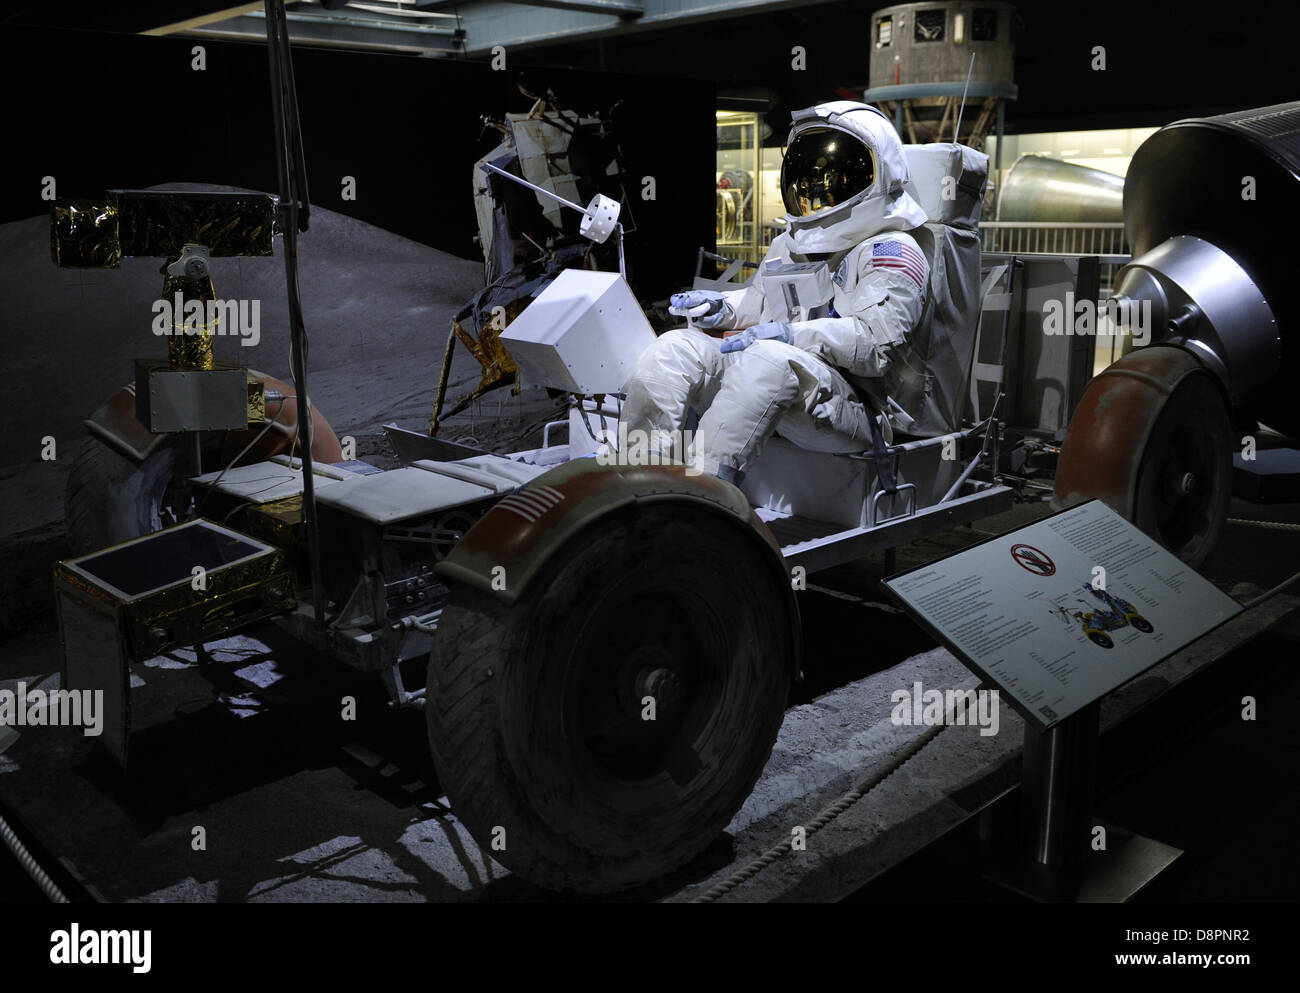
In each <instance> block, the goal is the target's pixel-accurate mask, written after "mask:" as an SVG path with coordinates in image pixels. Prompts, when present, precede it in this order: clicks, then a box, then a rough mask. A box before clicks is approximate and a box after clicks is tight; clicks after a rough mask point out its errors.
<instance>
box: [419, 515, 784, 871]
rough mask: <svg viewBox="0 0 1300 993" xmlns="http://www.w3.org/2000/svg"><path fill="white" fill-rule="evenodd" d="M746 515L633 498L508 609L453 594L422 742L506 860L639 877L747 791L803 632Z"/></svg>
mask: <svg viewBox="0 0 1300 993" xmlns="http://www.w3.org/2000/svg"><path fill="white" fill-rule="evenodd" d="M742 528H743V525H740V524H737V523H736V522H733V521H728V520H725V519H723V518H722V517H721V516H720V515H719V514H718V513H716V512H714V511H711V510H708V509H705V508H702V507H700V506H699V505H698V504H693V503H691V502H689V501H680V502H678V501H670V502H664V503H659V504H649V505H647V504H641V505H639V506H633V507H630V508H627V509H625V510H622V511H618V512H615V513H612V514H610V515H609V516H607V517H603V518H599V519H597V520H596V521H594V522H593V523H592V524H591V525H589V526H588V527H587V528H585V529H584V530H583V531H582V532H580V533H579V534H578V536H577V537H575V538H573V539H571V540H570V541H569V542H568V543H566V544H565V545H564V546H562V547H561V548H560V549H559V550H558V551H557V552H556V553H555V554H554V556H553V557H552V559H551V560H550V561H549V562H548V563H547V564H546V567H545V571H544V572H543V573H541V574H539V575H537V576H536V577H535V578H534V579H533V580H532V581H531V582H530V584H529V586H528V587H527V588H526V589H525V590H524V591H523V592H522V593H521V594H520V596H519V598H518V599H517V600H516V601H515V602H514V603H513V604H506V603H504V602H502V601H501V600H499V599H497V598H495V597H492V596H489V595H488V594H485V593H482V592H479V591H476V590H473V589H470V588H468V587H457V588H455V589H454V590H453V591H452V594H451V598H450V601H449V603H448V606H447V607H446V608H445V610H444V612H443V616H442V620H441V622H440V623H439V626H438V632H437V634H436V635H435V637H434V639H433V643H434V644H433V651H432V654H431V656H430V660H429V680H428V699H427V704H426V712H427V716H428V725H429V741H430V745H431V748H432V751H433V757H434V762H435V765H436V767H437V770H438V775H439V781H440V782H441V784H442V786H443V787H444V789H445V790H446V792H447V795H448V797H449V799H450V801H451V804H452V810H453V812H454V813H455V815H456V816H457V818H458V819H460V820H461V821H462V822H463V823H464V824H465V825H466V827H467V828H468V829H469V831H470V833H471V834H472V835H473V836H474V837H475V839H476V840H477V841H478V842H479V843H480V844H481V845H483V847H484V850H485V852H487V853H489V854H490V855H491V856H492V857H493V858H494V859H496V860H497V861H498V862H500V863H502V864H503V865H505V866H506V867H507V868H509V869H510V870H511V871H512V872H514V873H515V874H517V875H519V876H521V877H523V878H525V879H528V880H530V881H531V882H534V883H536V884H538V885H541V886H544V887H547V888H551V889H557V890H569V891H574V892H581V893H600V892H610V891H616V890H621V889H626V888H629V887H632V886H636V885H638V884H641V883H645V882H648V881H650V880H653V879H656V878H658V877H660V876H662V875H664V874H666V873H668V872H671V871H672V870H674V869H676V868H678V867H680V866H682V865H684V864H685V863H687V862H689V861H690V860H691V859H692V858H694V857H695V856H697V855H698V854H700V852H702V851H703V850H704V849H705V848H706V847H708V845H709V844H710V843H711V842H712V841H714V840H715V839H716V838H717V837H718V836H719V835H720V833H721V832H722V830H723V829H724V828H725V827H726V826H727V824H728V822H729V821H730V820H731V818H732V817H733V816H734V815H735V813H736V811H737V810H738V809H739V808H740V806H741V805H742V804H743V803H744V801H745V799H746V798H747V797H748V795H749V793H750V791H751V790H752V789H753V786H754V783H755V781H756V780H757V779H758V776H759V773H760V772H761V771H762V769H763V766H764V765H765V764H766V762H767V759H768V756H769V754H770V752H771V749H772V745H773V743H774V741H775V739H776V735H777V731H778V730H779V728H780V725H781V721H782V717H783V715H784V711H785V705H786V702H787V697H788V694H789V688H790V681H791V678H792V673H793V665H792V659H793V658H794V657H795V653H796V652H797V639H798V637H799V634H798V631H797V629H794V630H792V624H791V622H790V620H789V619H788V615H787V613H786V612H785V611H784V610H782V609H779V607H778V604H780V602H781V601H780V600H779V597H781V596H783V595H784V596H788V595H789V591H788V589H786V590H782V589H780V588H779V584H780V575H781V574H779V573H777V572H776V571H775V570H773V569H772V568H771V563H769V562H765V561H763V560H762V556H763V555H765V554H771V553H769V552H767V551H766V550H765V549H764V548H763V547H761V545H760V543H759V542H756V541H754V540H753V539H752V538H751V537H750V536H747V535H746V534H744V532H743V530H742Z"/></svg>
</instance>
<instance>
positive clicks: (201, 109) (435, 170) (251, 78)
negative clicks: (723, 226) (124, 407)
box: [0, 28, 714, 299]
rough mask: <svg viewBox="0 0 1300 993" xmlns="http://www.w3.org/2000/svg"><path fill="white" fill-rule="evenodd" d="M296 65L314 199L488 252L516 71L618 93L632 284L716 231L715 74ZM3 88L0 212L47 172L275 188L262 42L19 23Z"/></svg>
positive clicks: (332, 59) (81, 180) (24, 203)
mask: <svg viewBox="0 0 1300 993" xmlns="http://www.w3.org/2000/svg"><path fill="white" fill-rule="evenodd" d="M196 44H202V45H203V46H204V48H205V49H206V63H207V68H206V69H205V70H204V71H195V70H193V69H192V68H191V60H192V56H191V49H192V48H193V46H194V45H196ZM522 57H523V56H520V58H522ZM294 70H295V74H296V77H297V86H298V100H299V109H300V112H301V116H302V125H303V134H304V144H305V154H306V161H307V174H308V181H309V186H310V192H311V200H312V202H313V203H314V204H319V205H320V206H323V207H328V208H330V209H332V210H336V211H339V212H340V213H344V214H348V215H350V216H354V217H357V218H359V219H361V220H364V221H367V222H369V223H372V224H376V225H378V226H380V227H382V228H385V229H387V230H389V231H392V232H395V233H397V234H401V235H404V236H406V237H408V238H412V239H414V240H417V241H420V242H424V243H425V244H428V245H431V246H433V247H435V248H438V249H441V250H443V251H447V252H451V253H454V254H456V255H460V256H462V257H464V258H480V257H481V256H480V255H479V252H478V248H477V246H476V245H474V243H473V241H472V238H473V236H474V234H475V233H476V231H477V226H476V222H475V216H474V208H473V201H472V196H471V182H470V177H471V171H470V170H471V166H472V164H473V162H474V161H475V160H476V159H477V158H478V157H479V156H480V155H481V154H482V153H483V152H484V151H487V150H488V149H490V148H491V147H492V146H493V145H494V144H495V137H496V136H495V133H494V132H492V133H489V134H486V135H482V136H481V137H480V131H481V124H480V120H479V118H480V116H481V115H483V114H490V115H492V116H497V117H499V116H500V115H501V114H503V113H505V112H507V111H522V110H526V109H527V108H528V107H529V105H530V101H529V99H528V98H527V97H525V96H523V95H522V94H521V93H520V92H519V91H518V90H517V88H516V85H517V83H519V82H520V81H521V80H522V81H523V83H524V85H525V86H526V87H527V88H528V89H529V90H531V91H532V92H541V91H544V90H545V89H546V88H547V87H550V88H552V89H553V90H554V91H555V93H556V95H557V97H558V98H559V100H560V101H561V102H562V103H564V104H565V105H567V106H569V107H572V108H573V109H576V110H579V111H603V110H605V109H607V108H609V107H611V106H613V105H614V104H615V102H617V101H621V105H620V107H619V109H618V112H617V118H616V126H617V133H618V138H619V142H620V144H621V147H622V150H623V157H624V167H625V169H626V170H627V174H628V180H627V185H628V191H627V192H628V195H629V197H631V198H632V202H631V205H630V206H631V210H632V214H633V218H634V220H635V223H636V227H637V230H636V232H635V234H634V235H632V236H630V237H629V240H628V269H629V277H630V279H631V282H632V283H633V286H634V287H635V288H636V290H637V293H638V295H640V296H641V297H642V298H643V299H647V298H655V297H662V296H663V295H665V294H666V293H668V292H670V291H671V290H672V289H673V288H675V287H677V286H680V285H682V284H684V283H687V282H689V278H690V276H691V274H692V273H693V267H694V262H695V255H696V250H697V249H698V248H699V246H701V245H706V246H710V247H711V246H712V244H713V241H714V227H713V220H712V217H713V209H714V207H713V194H712V189H711V188H712V185H713V172H714V151H713V144H714V122H713V109H714V89H713V86H712V84H711V83H708V82H702V81H683V80H665V79H658V78H647V77H637V76H627V75H619V74H614V73H607V72H591V71H577V70H561V69H545V70H543V69H537V70H530V69H528V68H527V67H526V66H523V65H518V66H517V65H514V64H513V60H512V64H510V65H509V66H508V68H507V69H505V70H493V69H492V68H491V67H490V66H489V65H488V64H487V63H484V62H463V61H452V60H445V59H432V58H417V57H413V56H404V55H389V54H370V53H356V52H345V51H340V50H330V49H319V48H298V47H295V50H294ZM0 86H3V91H4V93H5V104H6V105H5V110H4V127H3V133H4V140H3V152H0V156H2V157H3V175H4V179H5V181H4V182H3V184H0V221H9V220H16V219H20V218H27V217H32V216H35V215H38V214H41V213H43V212H45V210H46V209H47V208H48V204H47V203H44V202H43V201H42V200H41V179H42V177H44V176H54V177H55V179H56V181H57V193H58V195H59V196H60V197H75V196H94V195H96V194H98V193H100V192H102V191H103V190H105V189H108V188H116V187H125V188H136V187H146V186H151V185H153V184H156V183H162V182H199V183H213V184H226V185H232V186H243V187H248V188H252V189H258V190H264V191H267V192H275V190H276V183H277V181H276V175H275V167H274V160H273V158H272V155H271V146H272V117H271V109H270V97H269V83H268V70H267V57H266V51H265V48H264V47H263V46H261V45H257V44H252V43H245V42H218V41H209V40H202V41H196V40H194V39H182V38H170V37H163V38H155V37H143V36H138V35H124V34H111V33H97V32H71V31H45V30H39V29H25V28H7V29H4V30H0ZM646 175H650V176H653V177H654V178H655V181H656V186H657V190H656V194H657V195H656V199H655V200H653V201H645V200H642V199H641V177H643V176H646ZM344 176H353V177H355V178H356V183H357V199H356V200H355V201H345V200H343V199H342V198H341V191H342V186H341V180H342V177H344ZM304 237H306V238H310V237H311V234H310V232H308V234H307V235H305V236H304Z"/></svg>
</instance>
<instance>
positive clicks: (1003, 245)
mask: <svg viewBox="0 0 1300 993" xmlns="http://www.w3.org/2000/svg"><path fill="white" fill-rule="evenodd" d="M980 233H981V235H982V236H983V239H984V241H983V248H984V251H986V252H1008V253H1014V254H1017V255H1027V254H1041V255H1128V254H1129V247H1128V240H1127V239H1126V238H1125V237H1124V223H1123V222H1122V221H1111V222H1106V223H1090V222H1087V221H984V222H982V223H981V224H980Z"/></svg>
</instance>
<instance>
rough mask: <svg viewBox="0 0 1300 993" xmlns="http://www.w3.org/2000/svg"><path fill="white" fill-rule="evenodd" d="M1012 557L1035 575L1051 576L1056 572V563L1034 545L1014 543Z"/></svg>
mask: <svg viewBox="0 0 1300 993" xmlns="http://www.w3.org/2000/svg"><path fill="white" fill-rule="evenodd" d="M1011 557H1012V558H1013V559H1015V560H1016V564H1017V565H1019V566H1020V567H1021V568H1022V569H1028V570H1029V571H1030V572H1032V573H1033V574H1034V575H1035V576H1051V575H1054V574H1055V572H1056V563H1055V562H1053V561H1052V560H1051V559H1050V558H1048V556H1047V553H1046V552H1043V551H1040V550H1039V549H1037V548H1035V547H1034V546H1033V545H1012V546H1011Z"/></svg>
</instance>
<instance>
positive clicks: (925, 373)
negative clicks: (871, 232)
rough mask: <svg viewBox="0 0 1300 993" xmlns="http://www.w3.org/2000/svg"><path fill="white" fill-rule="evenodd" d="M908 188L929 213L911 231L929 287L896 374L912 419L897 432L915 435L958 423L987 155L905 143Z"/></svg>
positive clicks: (974, 313) (970, 344) (972, 334)
mask: <svg viewBox="0 0 1300 993" xmlns="http://www.w3.org/2000/svg"><path fill="white" fill-rule="evenodd" d="M903 153H904V155H905V156H906V157H907V166H908V172H909V173H911V178H910V179H909V180H908V182H907V183H906V185H905V189H906V190H907V192H908V193H910V194H911V196H912V198H913V199H914V200H916V202H917V203H918V204H920V206H921V208H922V209H923V210H924V211H925V213H926V217H927V218H928V220H927V222H926V223H925V225H924V226H922V227H919V228H914V229H913V230H911V231H910V232H909V234H911V235H912V237H913V238H915V239H916V242H917V244H918V245H919V246H920V248H921V251H922V252H924V253H925V257H926V260H927V261H928V262H929V263H930V284H929V292H928V293H927V294H926V298H925V307H924V309H923V310H922V312H921V320H920V323H919V324H918V325H917V327H916V330H915V331H914V332H913V333H912V335H911V337H910V339H909V342H908V346H909V347H908V348H907V349H906V351H905V353H904V356H903V357H902V361H901V362H899V363H898V365H897V369H898V373H897V379H896V380H895V381H894V383H892V384H891V386H892V389H891V391H890V392H891V395H892V397H893V399H894V401H895V402H896V403H897V404H898V406H899V407H901V408H902V410H903V411H905V412H906V414H907V415H908V416H910V417H911V418H912V421H911V423H909V424H902V423H900V424H898V428H899V430H901V431H902V432H904V433H906V434H910V435H915V436H918V437H933V436H935V435H942V434H948V433H950V432H953V431H956V430H958V429H960V428H961V426H962V425H961V419H962V414H963V412H964V410H965V408H966V403H967V398H968V393H969V384H970V373H971V361H972V358H973V356H974V349H975V339H976V334H977V331H978V327H979V316H980V307H981V299H980V234H979V221H980V210H981V208H982V206H983V203H984V188H985V186H986V185H987V184H988V176H989V157H988V156H987V155H985V154H984V153H983V152H978V151H976V150H975V149H973V148H969V147H967V146H966V145H957V144H953V143H951V142H948V143H935V144H930V145H904V146H903Z"/></svg>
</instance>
